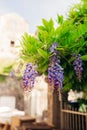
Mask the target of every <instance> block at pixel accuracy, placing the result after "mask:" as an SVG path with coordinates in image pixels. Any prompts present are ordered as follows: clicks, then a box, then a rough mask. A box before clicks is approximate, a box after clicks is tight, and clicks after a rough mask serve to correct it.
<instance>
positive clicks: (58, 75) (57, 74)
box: [48, 43, 64, 90]
mask: <svg viewBox="0 0 87 130" xmlns="http://www.w3.org/2000/svg"><path fill="white" fill-rule="evenodd" d="M56 48H57V43H53V44H52V46H51V47H50V52H51V53H52V56H51V57H50V64H49V67H48V80H49V84H50V85H51V86H53V87H54V89H56V90H57V89H58V87H60V88H62V86H63V80H64V75H63V73H64V72H63V68H62V67H61V65H60V58H59V55H58V51H56Z"/></svg>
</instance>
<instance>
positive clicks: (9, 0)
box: [0, 0, 81, 33]
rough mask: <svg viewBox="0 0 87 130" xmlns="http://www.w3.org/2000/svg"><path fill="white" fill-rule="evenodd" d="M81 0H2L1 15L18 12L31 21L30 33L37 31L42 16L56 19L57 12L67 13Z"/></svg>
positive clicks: (0, 1) (0, 4)
mask: <svg viewBox="0 0 87 130" xmlns="http://www.w3.org/2000/svg"><path fill="white" fill-rule="evenodd" d="M80 1H81V0H0V15H3V14H5V13H14V12H15V13H17V14H19V15H20V16H22V17H23V18H24V19H25V20H26V21H27V22H28V23H29V31H30V33H35V31H36V29H37V27H36V26H38V25H41V23H42V20H41V19H42V18H45V19H47V20H49V19H50V18H53V19H54V20H56V18H57V14H63V15H66V14H67V11H68V10H69V8H70V7H72V5H73V4H76V3H79V2H80Z"/></svg>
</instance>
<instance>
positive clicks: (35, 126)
mask: <svg viewBox="0 0 87 130" xmlns="http://www.w3.org/2000/svg"><path fill="white" fill-rule="evenodd" d="M53 129H54V126H52V125H49V124H47V123H44V122H40V123H37V122H35V123H31V124H26V125H23V126H22V130H53Z"/></svg>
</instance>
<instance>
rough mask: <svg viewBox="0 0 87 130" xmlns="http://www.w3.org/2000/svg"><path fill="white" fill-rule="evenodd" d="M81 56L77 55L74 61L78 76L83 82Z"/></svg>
mask: <svg viewBox="0 0 87 130" xmlns="http://www.w3.org/2000/svg"><path fill="white" fill-rule="evenodd" d="M80 57H81V55H80V54H78V55H77V56H76V59H75V61H74V62H73V65H74V70H75V73H76V76H77V78H78V80H79V82H81V79H82V71H83V67H82V60H81V58H80Z"/></svg>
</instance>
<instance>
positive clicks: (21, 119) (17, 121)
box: [11, 116, 36, 130]
mask: <svg viewBox="0 0 87 130" xmlns="http://www.w3.org/2000/svg"><path fill="white" fill-rule="evenodd" d="M35 121H36V119H35V118H32V117H29V116H14V117H12V118H11V130H15V129H16V128H18V127H22V126H23V125H27V124H31V123H33V122H35Z"/></svg>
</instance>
